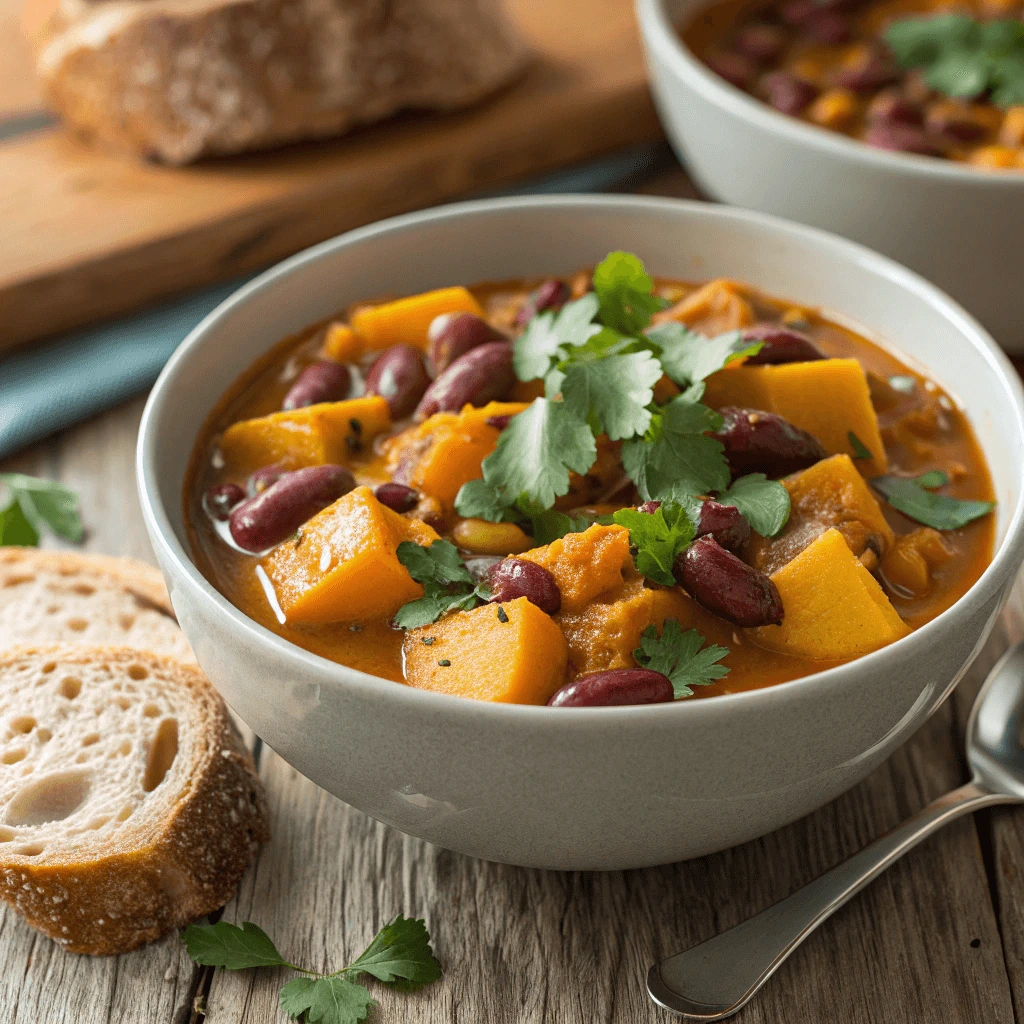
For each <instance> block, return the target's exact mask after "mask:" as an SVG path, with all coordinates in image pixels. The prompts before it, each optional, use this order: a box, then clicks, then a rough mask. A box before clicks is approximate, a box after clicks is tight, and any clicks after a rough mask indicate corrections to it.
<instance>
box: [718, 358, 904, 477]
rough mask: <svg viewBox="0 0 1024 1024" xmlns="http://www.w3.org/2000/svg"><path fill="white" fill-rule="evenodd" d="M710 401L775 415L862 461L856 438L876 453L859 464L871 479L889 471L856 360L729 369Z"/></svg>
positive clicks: (830, 450) (833, 451)
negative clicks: (855, 448) (853, 439)
mask: <svg viewBox="0 0 1024 1024" xmlns="http://www.w3.org/2000/svg"><path fill="white" fill-rule="evenodd" d="M706 384H707V390H706V391H705V393H704V401H705V402H706V403H707V404H708V405H710V406H712V407H713V408H715V409H719V408H721V407H722V406H723V405H738V406H743V407H746V408H750V409H764V410H765V411H766V412H773V413H775V414H776V415H778V416H782V417H783V418H784V419H787V420H789V422H790V423H792V424H794V425H795V426H797V427H800V428H802V429H803V430H806V431H807V432H808V433H811V434H813V435H814V436H815V437H816V438H817V439H818V440H819V441H820V442H821V443H822V444H823V445H824V447H825V451H827V452H828V453H829V454H830V455H838V454H846V455H850V456H856V454H857V453H856V452H855V451H854V448H853V444H852V443H851V442H850V433H851V432H852V433H854V434H855V435H856V436H857V439H858V440H859V441H861V442H862V443H863V445H864V447H865V448H867V450H868V451H869V452H871V458H870V459H856V460H855V463H854V464H855V465H856V467H857V469H858V470H859V471H860V472H861V473H862V474H863V475H864V476H867V477H872V476H878V475H880V474H881V473H885V472H886V471H887V469H888V467H889V463H888V460H887V459H886V456H885V447H884V445H883V444H882V435H881V433H880V432H879V429H878V417H877V416H876V415H875V410H874V407H873V406H872V405H871V394H870V392H869V391H868V380H867V376H866V375H865V373H864V369H863V367H861V365H860V363H859V362H857V360H856V359H821V360H818V361H816V362H812V363H786V364H784V365H782V366H727V367H726V368H725V369H724V370H719V371H718V373H714V374H712V375H711V376H710V377H709V378H708V379H707V381H706Z"/></svg>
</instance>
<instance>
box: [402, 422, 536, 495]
mask: <svg viewBox="0 0 1024 1024" xmlns="http://www.w3.org/2000/svg"><path fill="white" fill-rule="evenodd" d="M525 408H526V406H525V405H524V404H523V403H522V402H490V403H488V404H487V405H485V406H483V407H481V408H479V409H477V408H474V407H473V406H472V405H467V406H465V407H464V408H463V409H462V412H459V413H452V412H439V413H435V414H434V415H433V416H431V417H430V418H429V419H427V420H424V421H423V422H422V423H420V424H419V425H418V426H415V427H410V428H409V429H408V430H405V431H403V432H402V433H401V434H399V435H398V436H397V437H396V438H394V440H392V441H391V442H390V444H389V446H388V472H389V473H390V474H392V476H395V477H396V478H397V479H400V480H404V481H405V482H406V483H408V485H409V486H410V487H414V488H415V489H416V490H418V491H419V492H420V493H421V494H426V495H428V496H429V497H432V498H436V499H437V500H438V501H440V502H441V504H442V505H443V506H444V508H445V509H447V510H449V511H450V510H451V509H452V508H453V507H454V505H455V496H456V495H457V494H458V493H459V488H460V487H462V485H463V484H464V483H466V482H467V481H469V480H478V479H479V478H480V477H481V476H483V470H482V469H481V468H480V467H481V463H482V462H483V461H484V459H486V458H487V456H488V455H490V454H491V452H493V451H494V448H495V445H497V443H498V437H499V436H500V433H501V431H499V430H498V429H497V428H496V427H494V426H492V425H491V424H490V423H488V422H487V421H488V420H489V419H493V418H494V417H495V416H515V415H516V413H520V412H522V411H523V410H524V409H525Z"/></svg>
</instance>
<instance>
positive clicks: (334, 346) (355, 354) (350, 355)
mask: <svg viewBox="0 0 1024 1024" xmlns="http://www.w3.org/2000/svg"><path fill="white" fill-rule="evenodd" d="M363 348H364V346H363V339H362V338H360V337H359V335H358V334H356V332H355V331H353V330H352V328H351V327H349V326H348V324H331V325H330V326H329V327H328V328H327V331H326V332H325V334H324V355H325V356H327V358H328V359H333V360H335V362H338V363H354V362H356V361H357V360H358V359H360V358H361V357H362V355H363Z"/></svg>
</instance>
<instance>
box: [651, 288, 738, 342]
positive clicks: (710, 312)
mask: <svg viewBox="0 0 1024 1024" xmlns="http://www.w3.org/2000/svg"><path fill="white" fill-rule="evenodd" d="M744 291H745V288H744V286H743V285H741V284H739V283H738V282H736V281H729V280H726V279H725V278H719V279H718V280H716V281H709V282H708V283H707V284H706V285H704V286H703V287H702V288H698V289H697V290H696V291H695V292H691V293H690V294H689V295H687V296H686V297H685V298H683V299H680V300H679V302H677V303H676V304H675V305H674V306H672V307H670V308H669V309H666V310H664V311H663V312H661V313H658V314H656V315H655V317H654V320H655V322H656V323H661V322H662V321H664V320H678V321H679V322H680V323H684V324H686V325H687V327H692V328H693V329H694V330H695V331H700V332H701V334H706V335H707V336H708V337H709V338H713V337H714V336H715V335H717V334H724V333H725V332H726V331H736V330H739V329H740V328H741V327H749V326H750V325H751V324H752V323H753V322H754V310H753V309H752V308H751V305H750V303H749V302H747V300H746V299H745V298H744V297H743V293H744Z"/></svg>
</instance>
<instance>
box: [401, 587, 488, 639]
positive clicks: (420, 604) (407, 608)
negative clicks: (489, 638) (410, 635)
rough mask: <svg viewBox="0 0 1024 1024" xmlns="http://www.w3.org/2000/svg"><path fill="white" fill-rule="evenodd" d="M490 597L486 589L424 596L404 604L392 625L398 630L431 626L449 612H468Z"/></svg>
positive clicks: (478, 588) (480, 588)
mask: <svg viewBox="0 0 1024 1024" xmlns="http://www.w3.org/2000/svg"><path fill="white" fill-rule="evenodd" d="M424 589H426V588H424ZM490 596H491V595H490V591H488V590H487V589H486V588H485V587H475V588H474V589H473V590H471V591H470V592H469V593H466V592H465V591H464V590H457V591H456V592H454V593H448V592H443V591H442V592H439V593H429V594H424V596H423V597H420V598H417V600H415V601H409V602H407V603H406V604H403V605H402V607H401V608H399V609H398V611H397V612H395V616H394V618H393V619H392V620H391V624H392V625H393V626H394V627H395V628H396V629H418V628H419V627H420V626H429V625H430V624H431V623H432V622H437V620H438V619H439V618H441V616H442V615H447V614H448V613H449V612H468V611H470V610H472V609H473V608H475V607H476V606H477V604H478V603H480V602H481V601H486V600H487V599H488V598H489V597H490Z"/></svg>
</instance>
